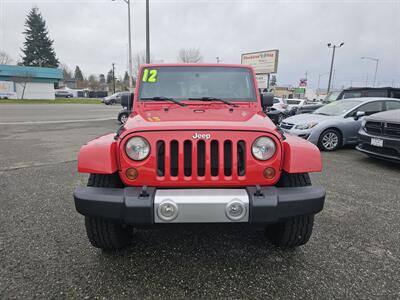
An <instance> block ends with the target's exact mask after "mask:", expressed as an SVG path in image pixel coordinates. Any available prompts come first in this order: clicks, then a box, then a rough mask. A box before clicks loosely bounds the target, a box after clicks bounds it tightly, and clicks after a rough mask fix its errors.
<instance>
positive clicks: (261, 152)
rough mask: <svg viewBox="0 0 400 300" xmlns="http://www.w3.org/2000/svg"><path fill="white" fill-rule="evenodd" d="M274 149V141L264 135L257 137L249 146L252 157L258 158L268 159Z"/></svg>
mask: <svg viewBox="0 0 400 300" xmlns="http://www.w3.org/2000/svg"><path fill="white" fill-rule="evenodd" d="M275 151H276V146H275V143H274V141H273V140H272V139H271V138H269V137H266V136H262V137H259V138H258V139H256V140H255V141H254V143H253V146H251V152H252V153H253V155H254V157H255V158H257V159H259V160H267V159H270V158H271V157H272V156H273V155H274V154H275Z"/></svg>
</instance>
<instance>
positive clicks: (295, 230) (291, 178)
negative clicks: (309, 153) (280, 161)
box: [266, 173, 314, 248]
mask: <svg viewBox="0 0 400 300" xmlns="http://www.w3.org/2000/svg"><path fill="white" fill-rule="evenodd" d="M309 185H311V180H310V176H309V175H308V173H296V174H290V173H282V176H281V178H280V180H279V182H278V183H277V187H303V186H309ZM313 225H314V215H306V216H299V217H296V218H292V219H289V220H286V221H284V222H280V223H277V224H273V225H271V226H269V227H267V230H266V235H267V238H268V240H269V241H270V242H271V243H273V244H274V245H276V246H278V247H283V248H294V247H298V246H301V245H304V244H306V243H307V242H308V240H309V239H310V237H311V234H312V230H313Z"/></svg>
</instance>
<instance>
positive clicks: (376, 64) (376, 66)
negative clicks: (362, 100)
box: [361, 56, 379, 87]
mask: <svg viewBox="0 0 400 300" xmlns="http://www.w3.org/2000/svg"><path fill="white" fill-rule="evenodd" d="M361 59H369V60H373V61H375V74H374V87H375V85H376V74H377V73H378V65H379V58H375V57H369V56H363V57H361Z"/></svg>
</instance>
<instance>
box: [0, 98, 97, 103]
mask: <svg viewBox="0 0 400 300" xmlns="http://www.w3.org/2000/svg"><path fill="white" fill-rule="evenodd" d="M0 104H101V100H100V99H98V98H96V99H92V98H56V99H55V100H47V99H37V100H36V99H23V100H21V99H1V100H0Z"/></svg>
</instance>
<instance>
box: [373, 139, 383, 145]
mask: <svg viewBox="0 0 400 300" xmlns="http://www.w3.org/2000/svg"><path fill="white" fill-rule="evenodd" d="M371 145H372V146H375V147H383V140H382V139H378V138H371Z"/></svg>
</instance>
